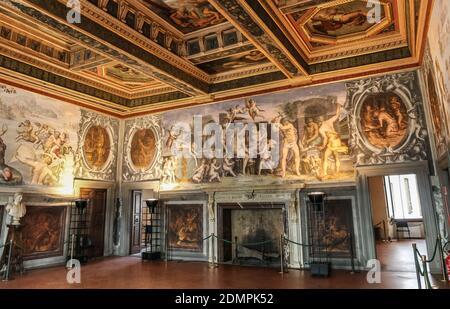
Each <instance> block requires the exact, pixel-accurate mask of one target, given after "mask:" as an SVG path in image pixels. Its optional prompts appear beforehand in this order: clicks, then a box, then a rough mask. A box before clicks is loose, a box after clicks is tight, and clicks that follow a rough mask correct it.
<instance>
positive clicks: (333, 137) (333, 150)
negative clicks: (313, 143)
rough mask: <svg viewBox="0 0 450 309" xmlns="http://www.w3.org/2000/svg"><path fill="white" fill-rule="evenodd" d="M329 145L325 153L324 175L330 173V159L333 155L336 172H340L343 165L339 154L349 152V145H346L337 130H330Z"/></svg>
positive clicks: (328, 135)
mask: <svg viewBox="0 0 450 309" xmlns="http://www.w3.org/2000/svg"><path fill="white" fill-rule="evenodd" d="M326 134H327V141H328V142H327V145H326V148H325V152H324V154H323V175H324V176H326V175H328V159H329V158H330V157H331V156H332V157H333V158H334V166H335V173H336V174H338V173H339V171H340V167H341V160H340V158H339V155H340V154H341V153H342V154H346V153H348V147H347V146H346V145H344V144H343V143H342V141H341V138H340V137H339V134H338V133H337V132H335V131H328V132H327V133H326Z"/></svg>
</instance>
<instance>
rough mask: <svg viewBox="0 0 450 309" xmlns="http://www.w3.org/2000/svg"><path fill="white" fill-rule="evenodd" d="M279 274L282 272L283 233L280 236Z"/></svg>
mask: <svg viewBox="0 0 450 309" xmlns="http://www.w3.org/2000/svg"><path fill="white" fill-rule="evenodd" d="M280 262H281V263H280V265H281V267H280V268H281V269H280V274H284V250H283V234H281V236H280Z"/></svg>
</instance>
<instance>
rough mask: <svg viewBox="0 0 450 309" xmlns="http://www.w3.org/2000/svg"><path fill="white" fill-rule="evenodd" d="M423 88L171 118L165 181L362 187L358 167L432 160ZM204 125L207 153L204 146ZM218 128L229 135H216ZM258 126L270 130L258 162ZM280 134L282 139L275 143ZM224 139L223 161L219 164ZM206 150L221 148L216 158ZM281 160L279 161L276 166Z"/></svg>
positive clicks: (295, 94) (409, 82)
mask: <svg viewBox="0 0 450 309" xmlns="http://www.w3.org/2000/svg"><path fill="white" fill-rule="evenodd" d="M418 89H419V87H418V78H417V74H416V72H406V73H401V74H394V75H387V76H380V77H374V78H368V79H364V80H357V81H352V82H348V83H335V84H329V85H323V86H317V87H310V88H303V89H296V90H291V91H284V92H279V93H273V94H268V95H261V96H255V97H250V98H243V99H239V100H232V101H226V102H222V103H217V104H211V105H207V106H202V107H197V108H191V109H184V110H181V111H174V112H168V113H165V114H163V115H162V119H163V120H162V129H163V133H162V148H163V150H162V153H163V159H162V160H163V161H162V168H161V169H162V170H161V181H162V183H163V184H173V185H181V186H192V185H194V186H195V185H201V186H204V185H217V184H218V183H220V184H221V185H230V186H233V185H243V184H245V183H246V182H248V183H249V184H250V183H252V184H254V185H256V184H257V185H271V184H286V183H296V182H305V183H318V182H325V181H328V182H336V181H348V180H354V177H355V176H354V175H355V173H354V168H355V166H361V165H374V164H388V163H401V162H406V161H418V160H428V158H429V144H428V131H427V128H426V124H425V118H424V113H423V105H422V96H421V93H420V92H419V91H418ZM199 121H201V123H200V135H201V138H200V143H201V144H202V145H203V149H202V148H201V147H200V148H199V147H198V145H196V143H198V142H199V139H198V136H196V135H197V133H196V132H198V130H197V131H196V130H195V127H196V126H197V127H198V123H199ZM210 124H217V125H218V126H219V127H221V128H222V130H220V131H219V132H217V131H216V130H209V129H208V126H209V125H210ZM238 124H240V125H241V129H242V130H243V131H244V133H242V134H244V135H243V136H245V139H244V140H245V146H244V150H243V152H241V154H243V155H241V156H238V155H236V153H237V152H238V151H237V150H236V148H235V147H239V146H238V145H236V139H234V140H233V142H232V143H231V144H230V145H231V153H232V155H227V154H229V153H230V149H229V148H226V146H225V145H228V144H227V137H226V136H225V135H226V134H225V133H224V132H226V129H227V128H228V127H229V126H231V125H238ZM250 125H256V128H257V129H256V130H257V132H258V134H260V133H261V132H263V133H264V132H265V131H264V130H261V129H260V128H261V126H264V127H266V128H267V133H264V134H266V137H267V138H266V140H265V141H266V143H265V144H261V142H260V141H258V145H257V156H256V157H255V156H254V157H250V156H249V155H248V154H249V152H250V149H249V148H251V146H250V142H249V134H250V133H249V132H248V131H249V130H250V129H249V128H250ZM272 128H277V130H278V131H276V130H275V131H272ZM247 129H248V130H247ZM246 130H247V131H246ZM274 132H278V133H279V135H278V136H279V138H278V139H276V138H272V136H270V135H271V134H274ZM238 134H239V133H236V135H238ZM264 134H263V135H264ZM196 138H197V139H196ZM219 140H221V141H223V143H221V144H220V145H224V146H223V147H224V149H223V151H222V152H220V151H219V153H222V154H223V156H221V157H216V154H217V153H218V152H216V149H215V148H214V147H215V145H218V144H217V142H218V141H219ZM211 141H212V142H211ZM205 145H208V146H211V145H213V147H212V152H211V153H207V152H205V151H206V148H204V146H205ZM274 149H276V151H273V150H274ZM180 152H182V153H183V155H179V153H180ZM273 154H278V158H279V159H278V161H274V160H271V159H272V158H271V156H272V155H273ZM275 162H276V163H275ZM237 179H238V180H239V182H237V181H236V180H237ZM255 181H256V182H255Z"/></svg>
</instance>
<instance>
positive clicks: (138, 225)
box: [130, 190, 142, 254]
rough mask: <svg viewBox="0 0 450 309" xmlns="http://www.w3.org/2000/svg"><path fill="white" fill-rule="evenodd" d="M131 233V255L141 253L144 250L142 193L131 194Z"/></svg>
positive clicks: (137, 191)
mask: <svg viewBox="0 0 450 309" xmlns="http://www.w3.org/2000/svg"><path fill="white" fill-rule="evenodd" d="M131 207H132V208H133V212H132V215H131V222H130V224H131V233H130V254H136V253H139V252H141V249H142V191H141V190H133V191H132V192H131Z"/></svg>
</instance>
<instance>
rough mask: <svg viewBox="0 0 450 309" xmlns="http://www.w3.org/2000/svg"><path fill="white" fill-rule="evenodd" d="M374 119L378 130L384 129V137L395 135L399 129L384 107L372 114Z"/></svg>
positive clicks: (395, 120)
mask: <svg viewBox="0 0 450 309" xmlns="http://www.w3.org/2000/svg"><path fill="white" fill-rule="evenodd" d="M373 115H374V117H375V119H376V120H377V121H378V128H380V129H382V128H384V132H382V133H383V135H384V137H391V136H393V135H395V134H397V132H398V130H399V127H398V122H397V119H395V118H394V117H393V116H392V115H391V114H389V113H388V112H387V111H386V109H385V108H384V107H381V108H380V109H379V110H376V111H375V112H374V114H373Z"/></svg>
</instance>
